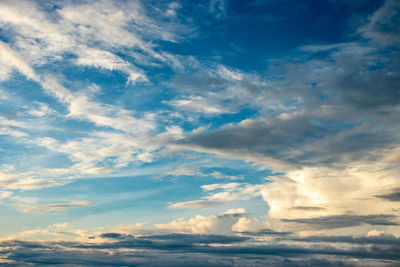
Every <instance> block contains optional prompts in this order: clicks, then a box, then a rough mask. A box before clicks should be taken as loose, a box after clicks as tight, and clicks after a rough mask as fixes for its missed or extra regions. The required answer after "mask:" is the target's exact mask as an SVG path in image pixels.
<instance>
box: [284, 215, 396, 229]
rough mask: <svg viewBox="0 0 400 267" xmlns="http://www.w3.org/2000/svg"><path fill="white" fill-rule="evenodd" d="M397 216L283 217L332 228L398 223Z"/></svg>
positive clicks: (290, 220) (291, 221)
mask: <svg viewBox="0 0 400 267" xmlns="http://www.w3.org/2000/svg"><path fill="white" fill-rule="evenodd" d="M396 219H397V216H395V215H388V214H376V215H336V216H324V217H315V218H305V219H282V221H283V222H287V223H296V224H301V225H305V226H308V227H311V228H315V229H318V228H319V229H332V228H342V227H352V226H358V225H361V224H364V223H365V224H370V225H398V223H397V222H396Z"/></svg>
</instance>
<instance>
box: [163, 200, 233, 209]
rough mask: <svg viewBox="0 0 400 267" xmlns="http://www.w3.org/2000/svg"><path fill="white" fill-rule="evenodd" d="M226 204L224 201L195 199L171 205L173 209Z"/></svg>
mask: <svg viewBox="0 0 400 267" xmlns="http://www.w3.org/2000/svg"><path fill="white" fill-rule="evenodd" d="M223 204H225V202H223V201H212V200H193V201H184V202H178V203H174V204H172V205H170V206H169V207H170V208H171V209H207V208H212V207H216V206H220V205H223Z"/></svg>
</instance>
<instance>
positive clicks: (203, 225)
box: [155, 208, 265, 234]
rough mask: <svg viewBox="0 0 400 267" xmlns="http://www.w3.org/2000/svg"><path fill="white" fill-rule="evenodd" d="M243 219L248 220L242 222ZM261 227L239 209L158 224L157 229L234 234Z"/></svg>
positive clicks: (178, 231) (256, 220)
mask: <svg viewBox="0 0 400 267" xmlns="http://www.w3.org/2000/svg"><path fill="white" fill-rule="evenodd" d="M241 218H247V219H243V220H240V219H241ZM261 225H263V224H262V223H261V222H260V221H259V220H258V219H256V218H253V217H251V216H249V215H247V214H246V213H245V210H244V209H241V208H238V209H232V210H228V211H226V212H224V213H221V214H219V215H211V216H202V215H196V216H195V217H193V218H190V219H188V220H185V219H183V218H181V219H178V220H173V221H171V222H169V223H165V224H157V225H155V227H156V228H157V229H163V230H168V231H171V232H177V233H196V234H232V233H233V232H234V231H251V230H253V229H255V228H256V229H258V228H259V227H260V226H261ZM263 228H265V227H263Z"/></svg>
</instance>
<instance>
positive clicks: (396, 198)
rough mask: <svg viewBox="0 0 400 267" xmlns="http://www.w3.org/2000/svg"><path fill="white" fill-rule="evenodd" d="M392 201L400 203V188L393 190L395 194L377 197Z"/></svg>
mask: <svg viewBox="0 0 400 267" xmlns="http://www.w3.org/2000/svg"><path fill="white" fill-rule="evenodd" d="M376 197H379V198H383V199H387V200H390V201H400V188H396V189H395V190H393V193H390V194H384V195H379V196H376Z"/></svg>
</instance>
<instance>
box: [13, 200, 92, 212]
mask: <svg viewBox="0 0 400 267" xmlns="http://www.w3.org/2000/svg"><path fill="white" fill-rule="evenodd" d="M88 206H92V203H90V202H88V201H74V202H71V203H50V204H39V205H21V206H20V207H19V209H20V210H21V211H22V212H27V213H40V212H55V211H59V210H62V209H66V208H74V207H88Z"/></svg>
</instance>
